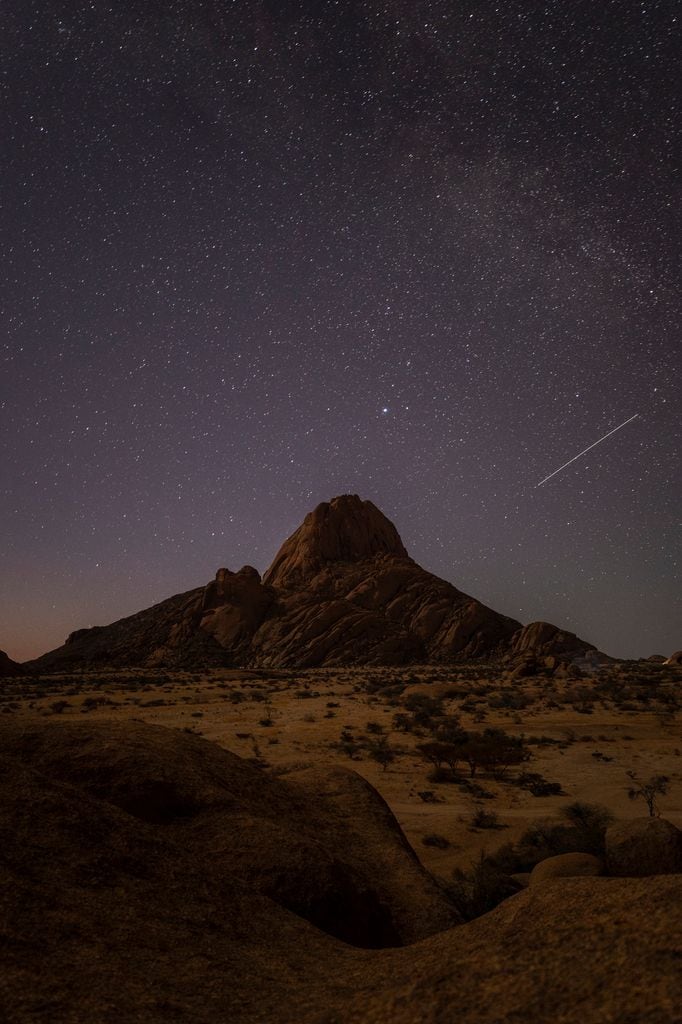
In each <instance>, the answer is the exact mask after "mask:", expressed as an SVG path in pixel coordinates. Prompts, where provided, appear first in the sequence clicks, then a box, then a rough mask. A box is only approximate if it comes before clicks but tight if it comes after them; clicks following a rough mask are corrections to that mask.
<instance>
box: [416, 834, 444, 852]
mask: <svg viewBox="0 0 682 1024" xmlns="http://www.w3.org/2000/svg"><path fill="white" fill-rule="evenodd" d="M422 843H423V844H424V846H435V847H436V849H438V850H447V849H448V847H449V846H450V840H449V839H446V838H445V836H439V835H435V834H434V835H430V836H424V838H423V839H422Z"/></svg>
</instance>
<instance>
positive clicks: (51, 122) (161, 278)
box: [0, 0, 682, 660]
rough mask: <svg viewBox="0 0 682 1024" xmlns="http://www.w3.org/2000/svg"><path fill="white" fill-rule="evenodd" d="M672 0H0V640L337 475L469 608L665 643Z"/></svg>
mask: <svg viewBox="0 0 682 1024" xmlns="http://www.w3.org/2000/svg"><path fill="white" fill-rule="evenodd" d="M678 13H679V5H678V3H677V2H675V0H669V2H665V0H651V2H642V3H631V2H629V0H600V2H595V0H571V2H570V3H569V2H566V0H556V2H547V3H536V2H531V0H526V2H514V0H504V2H497V3H493V2H488V0H463V2H460V0H386V2H383V3H380V2H376V0H362V2H360V0H356V2H352V0H327V2H324V3H320V2H317V3H314V2H312V0H308V2H306V0H299V2H295V0H242V2H237V3H234V2H233V3H230V2H228V0H192V2H189V0H148V2H143V0H140V2H135V0H130V2H125V3H116V4H110V3H106V2H100V0H92V2H88V3H85V2H81V0H64V2H59V0H50V2H48V3H44V2H37V0H4V2H3V4H2V11H1V13H0V53H1V56H2V61H1V64H2V90H3V94H2V98H3V107H2V109H3V115H2V116H3V120H4V128H3V133H2V135H3V144H2V146H1V147H0V161H1V163H2V171H1V176H0V185H1V190H2V207H3V209H2V239H1V241H2V271H3V273H2V290H3V301H2V322H3V331H2V341H1V343H0V345H1V347H0V352H1V362H0V537H1V540H2V543H1V544H0V648H2V649H5V650H6V651H7V652H8V653H9V654H10V656H12V657H14V658H16V659H17V660H23V659H26V658H29V657H32V656H35V655H37V654H39V653H42V652H43V651H46V650H48V649H50V648H52V647H54V646H57V645H58V644H60V643H62V642H63V640H64V639H65V637H66V635H67V634H68V632H70V631H71V630H72V629H76V628H80V627H83V626H88V625H95V624H101V623H106V622H110V621H112V620H114V619H116V618H119V617H121V616H122V615H126V614H130V613H132V612H134V611H137V610H139V609H141V608H144V607H147V606H148V605H150V604H153V603H155V602H156V601H159V600H162V599H163V598H165V597H169V596H170V595H171V594H174V593H177V592H179V591H183V590H188V589H190V588H192V587H194V586H198V585H201V584H204V583H206V582H208V580H209V579H211V578H212V577H213V575H214V573H215V571H216V569H217V568H218V567H219V566H228V567H230V568H232V569H237V568H239V567H240V566H241V565H243V564H244V563H249V564H252V565H255V566H256V567H257V568H259V569H261V570H263V569H264V568H266V567H267V565H268V564H269V562H270V561H271V559H272V557H273V555H274V553H275V551H276V549H277V547H278V546H279V544H280V542H281V541H282V540H283V539H284V538H285V537H286V536H287V535H288V534H289V533H290V532H291V531H292V530H293V529H294V528H295V527H296V526H297V525H298V524H299V522H300V520H301V519H302V518H303V516H304V514H305V513H306V512H307V511H309V510H310V509H311V508H313V507H314V506H315V505H316V504H317V503H318V502H320V501H324V500H328V499H329V498H331V497H332V496H334V495H336V494H339V493H344V492H351V493H357V494H359V495H360V496H361V497H363V498H369V499H371V500H372V501H374V502H375V504H377V505H378V506H379V507H380V508H381V509H382V510H383V511H384V512H385V513H386V515H388V517H389V518H390V519H392V520H393V521H394V522H395V524H396V526H397V527H398V530H399V531H400V533H401V536H402V538H403V541H404V543H405V545H406V547H407V549H408V551H409V552H410V554H411V555H412V556H413V557H414V558H415V559H416V560H417V561H418V562H420V563H421V564H422V565H424V566H425V568H427V569H430V570H432V571H434V572H436V573H437V574H438V575H440V576H442V577H444V578H446V579H448V580H451V581H452V582H453V583H454V584H455V585H456V586H458V587H460V588H461V589H463V590H465V591H467V592H469V593H472V594H474V595H475V596H476V597H478V598H479V599H481V600H482V601H484V602H485V603H487V604H489V605H491V606H492V607H493V608H495V609H496V610H498V611H501V612H505V613H507V614H509V615H512V616H514V617H516V618H519V619H521V620H522V621H524V622H529V621H532V620H534V619H547V620H549V621H552V622H555V623H557V624H558V625H561V626H563V627H565V628H568V629H570V630H572V631H574V632H577V633H578V634H579V635H580V636H582V637H583V638H584V639H587V640H589V641H591V642H593V643H595V644H596V645H597V646H599V647H600V648H601V649H602V650H605V651H607V652H608V653H610V654H613V655H617V656H622V657H638V656H647V655H649V654H653V653H662V654H666V655H667V654H670V653H671V652H672V651H674V650H676V649H678V648H680V647H682V587H681V586H680V525H681V524H680V518H681V510H682V487H681V482H680V468H679V452H680V435H681V433H682V428H681V426H680V394H679V384H680V378H681V372H682V365H681V364H682V354H681V350H682V346H681V345H680V335H679V324H680V309H679V305H680V300H679V289H678V274H679V266H680V248H681V246H680V238H681V237H682V232H681V231H680V227H681V225H680V210H681V209H682V195H680V191H681V190H680V167H679V160H678V157H679V153H680V148H681V147H680V141H681V140H680V124H681V111H680V93H679V87H678V85H677V79H678V76H679V62H678V59H677V55H678V53H679V51H680V47H681V41H680V24H679V19H678V17H677V15H678ZM636 413H637V414H639V415H638V418H637V419H635V420H633V421H632V422H631V423H629V424H627V425H626V426H624V427H623V429H622V430H620V431H618V432H617V433H615V434H614V435H612V436H611V437H610V438H608V439H607V440H606V441H604V443H603V444H600V445H599V446H598V447H596V448H594V449H593V450H592V451H590V452H589V453H587V454H586V455H584V456H583V457H582V458H580V459H578V460H577V461H576V462H574V463H573V464H572V465H570V466H568V467H567V468H566V469H565V470H563V471H562V472H561V473H558V474H557V475H556V476H554V477H553V478H552V479H551V480H549V481H548V482H547V483H545V484H543V485H542V486H541V487H537V486H536V485H537V483H538V482H539V481H540V480H541V479H542V478H543V477H545V476H547V474H549V473H551V472H552V471H553V470H555V469H556V468H557V467H558V466H560V465H561V464H562V463H564V462H566V461H567V460H568V459H570V458H572V456H574V455H576V454H577V453H578V452H580V451H581V450H582V449H584V448H586V447H587V446H588V445H590V444H592V443H593V442H594V441H596V440H598V439H599V438H600V437H602V436H603V435H605V434H606V433H607V432H609V431H610V430H612V429H613V428H614V427H616V426H618V425H619V424H621V423H623V422H624V421H625V420H627V419H628V418H629V417H631V416H633V415H634V414H636Z"/></svg>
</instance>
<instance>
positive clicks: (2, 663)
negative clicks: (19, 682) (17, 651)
mask: <svg viewBox="0 0 682 1024" xmlns="http://www.w3.org/2000/svg"><path fill="white" fill-rule="evenodd" d="M25 674H26V671H25V669H24V668H22V666H21V665H20V664H19V663H18V662H16V661H12V659H11V658H10V657H9V655H7V654H5V652H4V651H0V679H3V678H6V677H7V676H23V675H25Z"/></svg>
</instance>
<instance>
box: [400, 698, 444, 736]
mask: <svg viewBox="0 0 682 1024" xmlns="http://www.w3.org/2000/svg"><path fill="white" fill-rule="evenodd" d="M403 704H404V707H405V708H406V709H407V710H408V711H411V712H412V721H413V722H414V724H415V725H421V726H423V727H424V728H428V727H429V726H430V725H431V724H432V722H433V719H434V718H437V717H439V716H440V715H442V714H443V702H442V700H439V699H438V698H437V697H429V696H428V695H427V694H425V693H411V694H409V696H407V697H406V698H405V700H404V702H403Z"/></svg>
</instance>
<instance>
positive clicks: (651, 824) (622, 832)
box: [605, 818, 682, 878]
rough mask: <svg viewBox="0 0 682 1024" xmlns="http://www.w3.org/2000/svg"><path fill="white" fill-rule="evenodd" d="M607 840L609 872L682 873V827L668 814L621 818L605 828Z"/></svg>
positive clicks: (638, 875)
mask: <svg viewBox="0 0 682 1024" xmlns="http://www.w3.org/2000/svg"><path fill="white" fill-rule="evenodd" d="M605 841H606V864H607V868H608V873H609V874H610V875H616V876H619V877H624V878H644V877H646V876H648V875H674V874H682V831H680V829H678V828H676V827H675V825H673V823H672V822H671V821H666V819H665V818H634V819H633V820H630V821H618V822H616V823H615V824H613V825H611V826H610V827H609V828H608V829H607V830H606V840H605Z"/></svg>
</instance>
